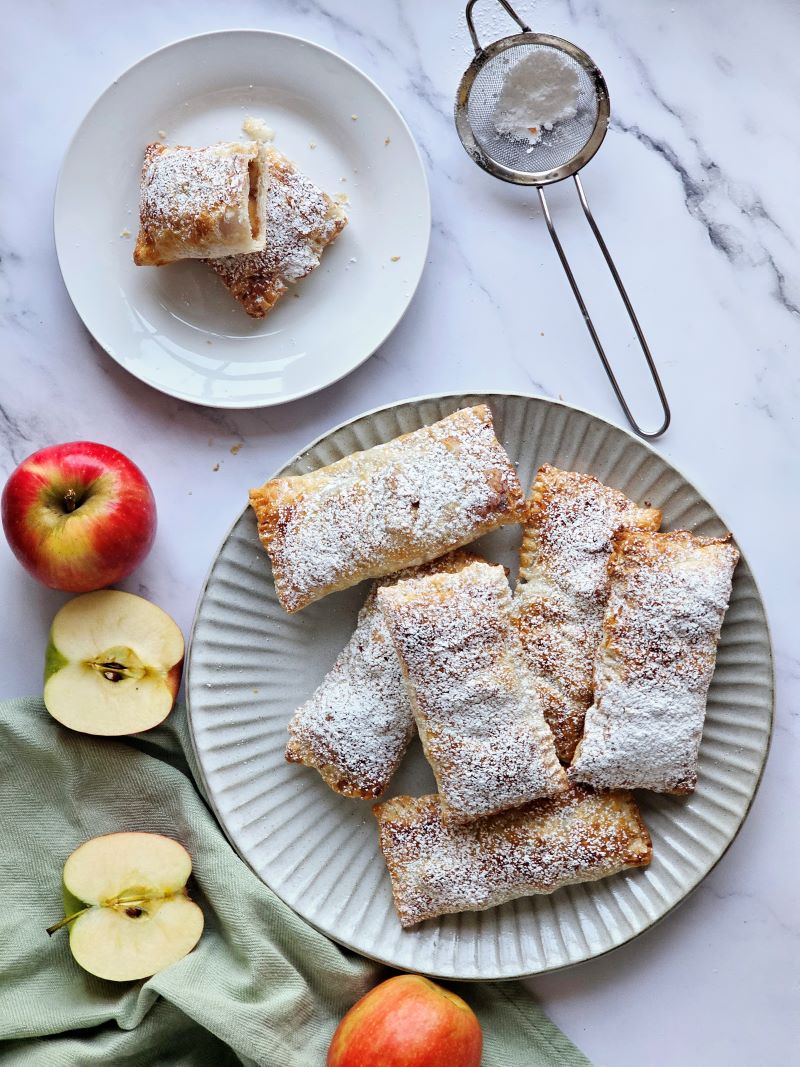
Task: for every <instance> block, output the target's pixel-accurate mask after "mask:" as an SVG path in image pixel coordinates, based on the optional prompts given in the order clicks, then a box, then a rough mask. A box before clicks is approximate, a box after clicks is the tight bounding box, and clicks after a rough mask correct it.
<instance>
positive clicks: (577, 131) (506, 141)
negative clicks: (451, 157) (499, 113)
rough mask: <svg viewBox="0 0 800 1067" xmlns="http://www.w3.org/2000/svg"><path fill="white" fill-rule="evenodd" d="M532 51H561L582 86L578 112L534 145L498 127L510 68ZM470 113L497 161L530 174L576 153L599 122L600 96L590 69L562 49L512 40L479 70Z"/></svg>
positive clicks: (558, 164) (477, 135)
mask: <svg viewBox="0 0 800 1067" xmlns="http://www.w3.org/2000/svg"><path fill="white" fill-rule="evenodd" d="M532 52H556V53H557V54H558V55H559V57H560V58H561V59H562V60H564V61H565V62H567V63H569V64H570V65H571V66H572V67H573V68H574V70H575V72H576V74H577V77H578V87H579V95H578V111H577V114H576V115H575V118H573V119H566V120H564V121H562V122H557V123H556V124H555V125H554V127H553V129H552V130H545V131H543V133H542V139H541V140H540V141H539V143H538V144H535V145H530V144H528V143H526V142H524V141H516V140H514V139H512V138H511V137H510V136H508V134H501V133H498V132H497V130H496V129H495V128H494V121H493V120H494V114H495V110H496V108H497V101H498V99H499V97H500V93H501V92H502V89H503V83H504V81H505V79H506V77H507V76H508V74H509V71H510V70H511V69H512V68H513V67H514V66H516V64H517V63H519V61H520V60H522V59H525V58H527V56H529V55H530V54H531V53H532ZM467 116H468V118H469V124H470V126H471V127H472V132H473V133H474V135H475V139H476V141H477V142H478V144H479V145H480V147H481V149H482V150H483V151H484V152H485V153H486V155H487V156H489V158H490V159H492V160H493V161H494V162H495V163H501V164H502V165H503V166H504V167H510V168H511V169H512V170H518V171H524V172H526V173H528V174H543V173H546V172H548V171H551V170H555V169H556V168H557V167H561V166H563V165H564V164H565V163H568V162H569V161H570V160H571V159H574V157H575V156H576V155H577V154H578V153H579V152H580V150H581V149H582V148H583V147H584V145H585V144H586V143H587V141H588V140H589V138H590V137H591V136H592V131H593V130H594V127H595V123H596V122H597V96H596V94H595V88H594V83H593V82H592V79H591V78H590V76H589V75H588V73H587V72H586V70H585V69H584V68H583V66H582V65H581V64H580V63H579V62H578V61H577V60H576V59H573V58H572V56H570V55H569V54H568V53H566V52H564V51H562V49H560V48H554V47H553V46H552V45H542V44H527V43H521V44H512V45H510V46H509V47H508V48H506V49H504V51H502V52H500V53H498V54H497V55H496V56H493V57H492V58H491V59H490V60H488V62H486V63H485V64H484V65H483V67H482V68H481V69H480V70H479V71H478V74H477V75H476V77H475V81H474V82H473V84H472V88H471V89H470V94H469V100H468V102H467Z"/></svg>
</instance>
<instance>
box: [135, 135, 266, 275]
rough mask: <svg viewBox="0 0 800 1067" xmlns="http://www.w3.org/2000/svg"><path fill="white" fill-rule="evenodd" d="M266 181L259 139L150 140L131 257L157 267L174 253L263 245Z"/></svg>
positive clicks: (217, 252) (216, 252)
mask: <svg viewBox="0 0 800 1067" xmlns="http://www.w3.org/2000/svg"><path fill="white" fill-rule="evenodd" d="M268 187H269V173H268V168H267V151H266V149H265V148H264V146H263V145H259V144H255V143H252V144H216V145H210V146H209V147H208V148H189V147H187V146H186V145H176V146H175V147H174V148H170V147H168V146H167V145H163V144H149V145H148V146H147V148H146V149H145V153H144V166H143V167H142V181H141V195H140V202H139V220H140V225H139V236H138V237H137V239H136V247H135V249H134V252H133V260H134V262H135V263H136V264H137V266H139V267H160V266H163V265H164V264H165V263H172V262H174V261H175V260H177V259H203V258H205V257H207V256H229V255H231V254H233V253H237V252H257V251H259V250H260V249H263V248H264V245H265V242H266V236H267V235H266V228H265V222H266V213H267V190H268Z"/></svg>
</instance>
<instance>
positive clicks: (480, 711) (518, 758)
mask: <svg viewBox="0 0 800 1067" xmlns="http://www.w3.org/2000/svg"><path fill="white" fill-rule="evenodd" d="M378 604H379V606H380V608H381V610H382V611H383V613H384V616H385V618H386V622H387V624H388V627H389V632H390V634H391V635H392V640H393V641H394V644H395V647H396V649H397V652H398V656H399V657H400V662H401V664H402V666H403V670H404V672H405V675H406V678H407V681H408V685H409V692H410V694H411V706H412V708H413V711H414V717H415V719H416V720H417V728H418V730H419V734H420V739H421V740H422V744H423V748H424V750H425V755H426V756H427V758H428V761H429V763H430V764H431V766H432V768H433V771H434V774H435V775H436V780H437V783H438V786H439V791H440V793H441V795H442V802H443V818H444V819H445V820H446V821H453V822H458V821H469V820H471V819H475V818H477V817H479V816H482V815H487V814H489V813H491V812H496V811H503V810H504V809H507V808H512V807H516V806H518V805H521V804H525V803H526V802H528V801H530V800H533V799H535V798H537V797H541V796H550V795H552V794H554V793H557V792H558V791H559V790H561V789H564V788H565V787H566V781H567V780H566V776H565V774H564V772H563V770H562V768H561V767H560V765H559V763H558V760H557V758H556V753H555V748H554V745H553V738H552V734H551V733H550V730H549V729H548V727H547V725H546V723H545V721H544V718H543V716H542V711H541V708H540V705H539V702H538V700H537V697H536V693H535V691H534V689H533V685H532V679H531V678H530V675H529V672H528V671H527V670H526V669H525V668H524V666H523V665H522V663H521V662H520V659H521V648H520V644H519V637H518V636H517V632H516V630H515V629H514V627H513V625H512V624H511V619H510V614H509V611H510V607H511V593H510V590H509V588H508V582H507V580H506V576H505V572H504V570H503V568H502V567H497V566H491V565H489V564H487V563H483V562H477V563H473V564H471V565H470V566H468V567H465V568H464V569H463V570H461V571H458V572H457V573H455V574H434V575H431V576H428V577H423V578H415V579H410V580H407V581H400V582H398V583H397V584H396V585H393V586H390V587H387V588H383V589H380V590H379V591H378Z"/></svg>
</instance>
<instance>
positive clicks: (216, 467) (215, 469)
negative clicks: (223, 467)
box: [211, 463, 219, 471]
mask: <svg viewBox="0 0 800 1067" xmlns="http://www.w3.org/2000/svg"><path fill="white" fill-rule="evenodd" d="M211 469H212V471H218V470H219V463H215V464H214V466H213V467H212V468H211Z"/></svg>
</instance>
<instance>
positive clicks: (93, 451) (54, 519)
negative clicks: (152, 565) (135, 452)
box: [0, 441, 156, 593]
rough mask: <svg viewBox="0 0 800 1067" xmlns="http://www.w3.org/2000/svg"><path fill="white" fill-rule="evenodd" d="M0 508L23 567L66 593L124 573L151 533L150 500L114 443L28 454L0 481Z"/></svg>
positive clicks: (152, 508)
mask: <svg viewBox="0 0 800 1067" xmlns="http://www.w3.org/2000/svg"><path fill="white" fill-rule="evenodd" d="M0 507H1V509H2V516H3V529H4V530H5V534H6V537H7V538H8V543H9V545H11V549H12V551H13V552H14V555H15V556H16V557H17V559H18V560H19V561H20V563H21V564H22V565H23V567H25V568H27V570H28V571H30V573H31V574H32V575H33V576H34V578H38V579H39V581H40V582H44V584H45V585H49V586H50V588H51V589H63V590H64V591H65V592H68V593H87V592H90V591H91V590H93V589H101V588H102V587H103V586H106V585H111V584H112V583H113V582H118V581H120V580H121V579H122V578H125V577H127V575H129V574H130V573H131V571H132V570H133V569H134V568H135V567H137V566H138V565H139V564H140V563H141V562H142V560H143V559H144V557H145V556H146V555H147V553H148V552H149V551H150V547H151V546H152V544H153V538H154V537H155V533H156V502H155V499H154V497H153V491H152V490H151V488H150V485H149V483H148V481H147V479H146V478H145V476H144V475H143V474H142V472H141V471H140V470H139V468H138V467H137V466H136V464H135V463H131V461H130V460H129V459H128V458H127V457H126V456H123V455H122V453H121V452H118V451H117V450H116V449H115V448H109V446H108V445H98V444H94V443H93V442H91V441H72V442H70V443H69V444H65V445H52V446H51V447H50V448H43V449H41V450H40V451H39V452H34V453H33V455H32V456H28V458H27V459H26V460H23V462H22V463H20V465H19V466H18V467H17V469H16V470H15V471H14V473H13V474H12V475H11V477H10V478H9V479H8V481H7V482H6V486H5V489H4V490H3V498H2V505H0Z"/></svg>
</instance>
